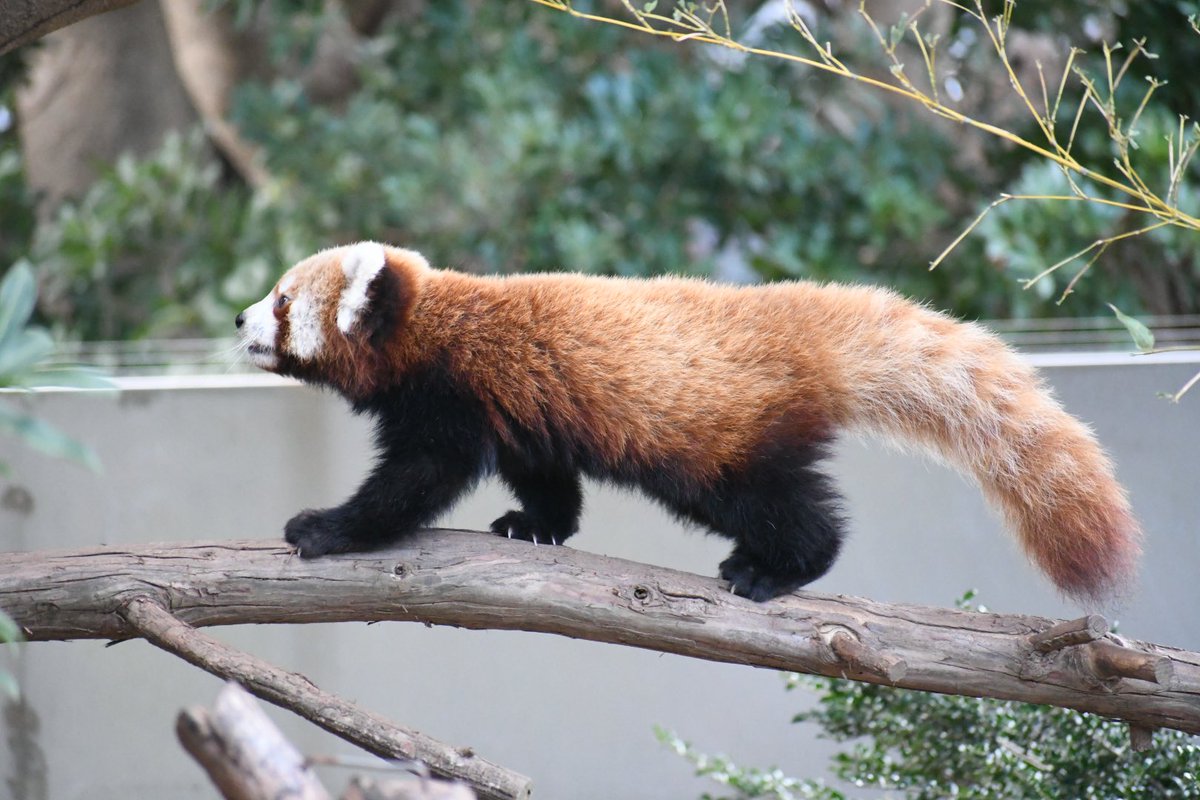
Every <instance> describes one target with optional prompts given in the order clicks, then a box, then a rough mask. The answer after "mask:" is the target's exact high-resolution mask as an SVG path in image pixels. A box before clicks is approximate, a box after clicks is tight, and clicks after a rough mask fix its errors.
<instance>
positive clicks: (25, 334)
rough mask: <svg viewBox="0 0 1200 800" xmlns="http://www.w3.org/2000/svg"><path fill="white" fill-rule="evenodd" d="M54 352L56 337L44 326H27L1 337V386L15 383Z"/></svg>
mask: <svg viewBox="0 0 1200 800" xmlns="http://www.w3.org/2000/svg"><path fill="white" fill-rule="evenodd" d="M53 353H54V339H53V338H52V337H51V336H50V333H49V332H48V331H46V330H44V329H42V328H25V329H24V330H18V331H14V332H13V333H12V334H11V335H9V336H7V337H5V338H3V339H0V386H4V385H13V383H14V381H15V379H17V378H19V377H20V376H21V375H22V374H24V373H26V372H28V371H29V370H30V369H32V368H33V367H34V366H36V365H37V364H40V363H41V362H42V361H44V360H45V359H46V358H47V357H49V356H50V355H51V354H53Z"/></svg>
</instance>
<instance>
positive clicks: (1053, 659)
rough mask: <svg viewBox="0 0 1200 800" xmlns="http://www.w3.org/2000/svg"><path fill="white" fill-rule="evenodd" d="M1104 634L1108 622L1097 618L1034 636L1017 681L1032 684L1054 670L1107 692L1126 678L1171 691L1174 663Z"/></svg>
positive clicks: (1060, 626) (1173, 683) (1080, 619)
mask: <svg viewBox="0 0 1200 800" xmlns="http://www.w3.org/2000/svg"><path fill="white" fill-rule="evenodd" d="M1108 633H1109V626H1108V621H1107V620H1106V619H1104V617H1102V616H1100V615H1099V614H1089V615H1088V616H1086V617H1080V618H1079V619H1073V620H1068V621H1066V622H1060V623H1058V624H1057V625H1052V626H1051V627H1049V628H1047V629H1046V630H1044V631H1039V632H1037V633H1034V634H1033V635H1031V636H1030V637H1029V639H1028V642H1029V646H1030V649H1031V651H1032V652H1031V654H1030V657H1029V659H1028V660H1027V661H1026V664H1025V666H1024V667H1023V669H1022V671H1021V677H1022V678H1026V679H1029V680H1036V679H1037V678H1039V677H1043V676H1045V675H1047V674H1050V673H1051V672H1054V671H1056V670H1062V669H1070V670H1073V671H1076V672H1078V673H1079V674H1080V676H1081V677H1082V678H1083V679H1084V681H1085V682H1086V683H1089V684H1091V685H1093V686H1098V687H1109V688H1111V686H1112V685H1113V684H1114V683H1115V682H1116V681H1119V680H1121V679H1126V678H1132V679H1135V680H1141V681H1147V682H1149V683H1154V684H1157V685H1158V686H1160V687H1162V688H1163V689H1171V688H1173V687H1174V685H1175V662H1173V661H1172V660H1171V659H1170V658H1168V657H1166V656H1161V655H1157V654H1154V653H1148V652H1145V651H1144V650H1137V649H1134V648H1131V647H1125V646H1123V645H1121V644H1118V643H1117V642H1114V641H1111V640H1108V639H1106V638H1105V637H1107V636H1108ZM1060 651H1061V652H1062V653H1063V655H1062V657H1061V658H1059V657H1058V654H1059V653H1060Z"/></svg>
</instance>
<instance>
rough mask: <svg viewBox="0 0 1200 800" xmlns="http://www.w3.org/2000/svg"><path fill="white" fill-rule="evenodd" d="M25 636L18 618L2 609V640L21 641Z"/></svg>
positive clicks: (0, 633) (0, 637)
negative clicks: (17, 620)
mask: <svg viewBox="0 0 1200 800" xmlns="http://www.w3.org/2000/svg"><path fill="white" fill-rule="evenodd" d="M24 638H25V637H24V635H22V634H21V626H20V625H18V624H17V622H16V620H14V619H13V618H12V617H10V616H9V615H8V614H5V613H4V612H3V611H0V642H20V641H22V640H24Z"/></svg>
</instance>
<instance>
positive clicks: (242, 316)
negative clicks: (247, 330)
mask: <svg viewBox="0 0 1200 800" xmlns="http://www.w3.org/2000/svg"><path fill="white" fill-rule="evenodd" d="M233 324H234V325H237V326H238V329H239V330H240V329H241V327H242V326H243V325H245V324H246V312H245V311H243V312H241V313H239V314H238V315H237V316H236V317H234V319H233Z"/></svg>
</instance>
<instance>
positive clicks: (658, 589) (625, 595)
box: [614, 581, 717, 622]
mask: <svg viewBox="0 0 1200 800" xmlns="http://www.w3.org/2000/svg"><path fill="white" fill-rule="evenodd" d="M614 594H616V596H617V597H619V598H621V599H622V600H624V601H625V603H626V605H627V606H628V607H629V608H630V609H631V610H633V611H643V612H662V613H664V614H670V615H671V616H673V617H674V616H677V617H679V619H680V620H681V621H684V622H692V621H695V622H699V621H700V620H699V619H693V618H698V617H704V616H707V615H710V614H712V613H713V609H714V606H716V604H717V598H716V597H715V596H714V595H713V594H712V593H711V592H708V591H705V590H703V589H699V588H694V589H693V588H688V589H685V588H683V587H667V586H663V585H662V584H659V583H650V582H647V581H642V582H639V583H631V584H627V585H623V586H618V587H617V588H616V589H615V590H614Z"/></svg>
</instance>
